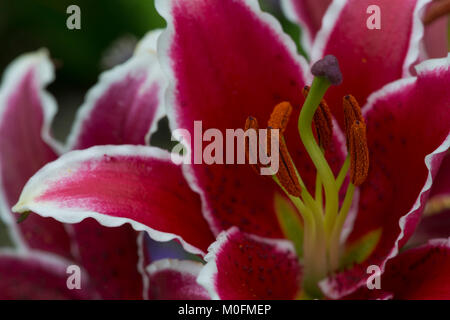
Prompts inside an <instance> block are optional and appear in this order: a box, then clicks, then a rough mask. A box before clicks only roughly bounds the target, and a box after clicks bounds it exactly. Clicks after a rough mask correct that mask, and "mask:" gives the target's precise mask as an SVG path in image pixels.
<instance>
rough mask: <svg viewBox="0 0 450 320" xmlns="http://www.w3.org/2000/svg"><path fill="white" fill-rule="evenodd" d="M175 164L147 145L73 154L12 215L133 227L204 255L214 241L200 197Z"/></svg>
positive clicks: (33, 182) (38, 181) (29, 190)
mask: <svg viewBox="0 0 450 320" xmlns="http://www.w3.org/2000/svg"><path fill="white" fill-rule="evenodd" d="M172 159H174V160H176V161H179V160H180V159H179V157H176V156H175V155H172ZM172 159H171V155H170V154H169V153H167V152H165V151H163V150H160V149H157V148H152V147H145V146H102V147H93V148H90V149H87V150H82V151H72V152H69V153H67V154H65V155H63V156H62V157H60V158H59V159H58V160H56V161H54V162H52V163H50V164H48V165H47V166H45V167H44V168H42V169H41V170H40V171H39V172H38V173H37V174H36V175H35V176H34V177H32V178H31V179H30V180H29V181H28V183H27V184H26V186H25V188H24V190H23V192H22V195H21V197H20V199H19V202H18V204H17V205H16V206H15V207H14V210H15V211H16V212H25V211H33V212H36V213H38V214H40V215H42V216H51V217H54V218H55V219H57V220H59V221H61V222H67V223H78V222H80V221H81V220H83V219H84V218H87V217H91V218H94V219H95V220H97V221H98V222H99V223H101V224H102V225H104V226H108V227H114V226H120V225H122V224H124V223H130V224H131V226H132V227H133V228H134V229H135V230H137V231H147V232H148V234H149V235H150V237H152V238H153V239H155V240H158V241H169V240H172V239H178V240H179V241H180V242H181V243H182V244H183V246H184V248H185V249H186V250H188V251H189V252H192V253H195V254H201V253H203V252H204V251H205V250H206V248H207V246H208V245H209V244H210V243H211V242H212V241H213V239H214V238H213V236H212V234H211V232H210V231H209V228H208V226H207V223H206V221H205V220H204V219H203V217H202V215H201V206H200V199H199V197H198V196H197V195H196V194H195V193H194V192H192V191H191V190H190V188H189V186H188V185H187V183H186V181H185V180H184V177H183V175H182V171H181V167H180V166H178V165H175V164H174V162H172ZM155 181H158V183H157V184H155Z"/></svg>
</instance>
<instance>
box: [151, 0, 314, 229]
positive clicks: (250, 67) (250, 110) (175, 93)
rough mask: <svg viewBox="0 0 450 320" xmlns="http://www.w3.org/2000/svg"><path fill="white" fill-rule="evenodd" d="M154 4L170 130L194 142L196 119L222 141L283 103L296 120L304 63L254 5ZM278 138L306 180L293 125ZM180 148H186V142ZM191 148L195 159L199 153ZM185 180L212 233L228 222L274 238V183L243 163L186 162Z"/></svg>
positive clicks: (309, 175) (310, 174) (308, 174)
mask: <svg viewBox="0 0 450 320" xmlns="http://www.w3.org/2000/svg"><path fill="white" fill-rule="evenodd" d="M156 7H157V10H158V11H159V13H160V14H161V15H162V16H163V17H164V18H165V19H166V21H167V24H168V28H167V29H166V31H165V32H164V33H163V34H162V35H161V37H160V39H159V46H158V54H159V58H160V62H161V65H162V67H163V70H164V71H165V73H166V74H168V75H169V78H170V79H169V80H170V85H169V89H168V92H167V97H168V103H167V105H168V106H169V110H168V117H169V121H170V125H171V129H172V130H174V129H185V130H187V131H188V132H189V133H190V136H191V137H194V121H202V127H203V131H205V130H207V129H209V128H216V129H218V130H220V131H221V132H222V133H223V134H224V136H225V133H226V129H238V128H243V127H244V124H245V119H247V117H248V116H250V115H251V116H254V117H255V118H257V119H258V121H260V122H261V123H265V122H267V120H268V119H269V116H270V114H271V113H272V110H273V108H274V107H275V105H276V104H278V103H279V102H282V101H290V102H291V104H292V105H293V106H294V109H295V110H294V112H293V114H292V119H295V118H296V117H298V114H299V109H300V105H301V104H302V103H303V98H302V97H301V95H300V89H301V88H302V86H303V85H304V84H305V83H306V82H309V81H307V80H309V79H307V77H306V76H305V75H303V72H302V70H306V69H307V66H306V62H305V60H304V59H303V58H301V57H300V56H299V55H298V54H297V53H296V47H295V44H294V43H293V42H292V40H291V39H289V37H288V36H287V35H285V34H284V33H283V32H282V29H281V26H280V25H279V23H278V22H277V21H276V20H275V19H274V18H273V17H272V16H270V15H268V14H267V13H263V12H262V11H261V9H260V8H259V5H258V2H257V1H254V0H248V1H245V0H237V1H222V0H212V1H202V0H193V1H179V0H170V1H167V0H161V1H157V2H156ZM231 21H233V22H234V23H231ZM211 30H214V32H211ZM286 141H287V144H288V147H289V148H290V150H295V154H293V155H292V156H293V158H294V161H295V162H296V164H297V165H298V167H299V168H302V172H301V174H302V177H303V175H304V176H305V180H306V181H312V180H314V178H315V171H314V169H313V166H312V164H311V162H310V160H309V157H308V155H307V154H306V152H304V150H302V149H299V148H298V146H299V145H300V140H299V138H298V131H297V127H296V126H295V124H292V125H290V126H289V127H288V130H287V133H286ZM185 143H186V144H187V147H188V148H189V149H190V150H193V145H194V143H192V142H191V141H185ZM198 149H199V148H196V150H194V151H195V152H196V153H198V154H199V151H203V149H202V150H198ZM191 154H192V155H193V154H194V152H193V153H191ZM234 160H236V159H234ZM224 163H225V159H224ZM186 175H187V178H188V181H190V182H191V187H192V188H193V189H194V190H196V191H197V192H199V193H200V195H201V197H202V201H203V205H204V214H205V216H206V218H207V220H208V222H209V223H210V225H211V228H212V229H213V231H214V232H215V234H218V233H219V232H220V231H222V230H226V229H228V228H229V227H231V226H234V225H236V226H239V227H240V228H241V229H242V230H243V231H246V232H250V233H254V234H258V235H260V236H267V237H272V238H281V237H282V233H281V230H280V227H279V225H278V222H277V220H276V217H275V214H274V192H275V190H276V185H275V184H274V183H273V181H271V180H270V179H264V178H262V177H259V176H257V175H255V173H254V172H253V171H252V170H251V168H250V166H249V165H232V164H226V165H221V164H213V165H205V164H203V165H202V164H193V165H190V166H188V167H187V168H186Z"/></svg>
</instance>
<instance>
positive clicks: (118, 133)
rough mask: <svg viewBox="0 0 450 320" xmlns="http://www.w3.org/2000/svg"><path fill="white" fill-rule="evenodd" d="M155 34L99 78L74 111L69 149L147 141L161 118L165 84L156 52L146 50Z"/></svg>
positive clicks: (142, 143)
mask: <svg viewBox="0 0 450 320" xmlns="http://www.w3.org/2000/svg"><path fill="white" fill-rule="evenodd" d="M159 34H160V31H157V32H153V33H149V34H148V35H147V36H146V37H145V38H144V39H143V40H142V42H141V43H140V44H139V45H138V46H139V47H138V49H137V50H136V53H135V55H134V56H133V57H131V58H130V59H129V60H128V61H127V62H125V63H124V64H122V65H119V66H116V67H115V68H114V69H112V70H109V71H106V72H104V73H103V74H102V75H101V76H100V80H99V82H98V83H97V84H96V85H95V86H94V87H93V88H92V89H91V90H90V91H89V92H88V94H87V96H86V101H85V102H84V104H83V105H82V106H81V107H80V109H79V111H78V114H77V117H76V121H75V124H74V127H73V130H72V132H71V134H70V136H69V139H68V147H69V149H86V148H89V147H92V146H95V145H111V144H117V145H120V144H136V145H144V144H146V142H148V139H149V137H148V134H150V133H153V132H154V131H156V129H157V126H156V125H157V123H158V120H159V119H161V117H162V116H163V115H164V109H163V107H162V101H163V95H164V89H165V81H164V78H163V75H162V73H161V70H160V67H159V63H158V59H157V56H156V51H152V49H151V48H149V46H150V45H153V44H154V38H155V37H156V36H157V35H159ZM155 49H156V48H155ZM149 131H150V132H149Z"/></svg>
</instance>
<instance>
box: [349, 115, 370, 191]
mask: <svg viewBox="0 0 450 320" xmlns="http://www.w3.org/2000/svg"><path fill="white" fill-rule="evenodd" d="M349 152H350V181H351V182H352V183H353V184H354V185H355V186H360V185H361V184H362V183H363V182H364V181H365V180H366V178H367V174H368V173H369V149H368V147H367V138H366V125H365V124H364V123H363V122H361V121H359V120H356V121H355V122H354V123H353V125H352V126H351V129H350V137H349Z"/></svg>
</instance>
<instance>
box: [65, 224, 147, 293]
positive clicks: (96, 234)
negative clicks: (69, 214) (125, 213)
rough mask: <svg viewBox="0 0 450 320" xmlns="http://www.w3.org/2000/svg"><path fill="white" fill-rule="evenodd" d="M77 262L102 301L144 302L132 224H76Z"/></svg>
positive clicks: (135, 237) (74, 236) (135, 235)
mask: <svg viewBox="0 0 450 320" xmlns="http://www.w3.org/2000/svg"><path fill="white" fill-rule="evenodd" d="M73 229H74V231H75V232H74V234H73V240H74V241H75V242H76V243H77V245H78V250H79V259H78V261H79V262H80V264H81V265H82V266H83V268H84V269H85V270H86V271H87V272H88V274H89V276H90V277H91V283H92V285H93V286H94V287H95V288H96V290H97V292H98V293H99V294H100V295H101V296H102V298H103V299H142V298H143V296H142V293H143V279H142V275H141V274H140V273H139V265H138V264H139V255H138V250H139V248H138V243H137V235H138V233H137V232H136V231H135V230H133V228H131V226H129V225H124V226H120V227H117V228H106V227H103V226H101V225H99V224H98V222H97V221H94V220H92V219H86V220H84V221H82V222H80V223H77V224H75V225H73Z"/></svg>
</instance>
